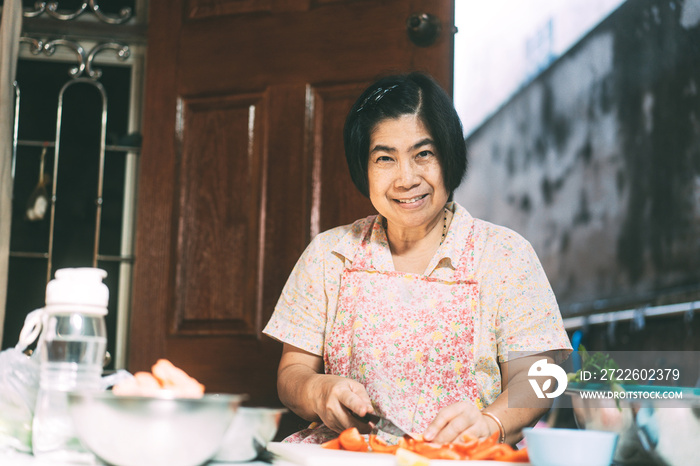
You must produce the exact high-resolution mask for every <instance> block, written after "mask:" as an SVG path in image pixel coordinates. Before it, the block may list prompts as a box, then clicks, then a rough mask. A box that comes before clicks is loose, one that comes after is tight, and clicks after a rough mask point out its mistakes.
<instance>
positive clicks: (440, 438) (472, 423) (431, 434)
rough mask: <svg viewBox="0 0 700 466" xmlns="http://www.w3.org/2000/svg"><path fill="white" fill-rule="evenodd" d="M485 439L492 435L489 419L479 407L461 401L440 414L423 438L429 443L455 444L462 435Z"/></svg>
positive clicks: (442, 410)
mask: <svg viewBox="0 0 700 466" xmlns="http://www.w3.org/2000/svg"><path fill="white" fill-rule="evenodd" d="M465 433H466V434H469V435H470V436H472V437H477V438H484V437H488V436H489V435H491V433H492V432H491V429H490V427H489V424H488V421H487V417H486V416H484V415H483V414H481V411H480V410H479V408H477V406H476V405H475V404H474V403H472V402H469V401H460V402H459V403H455V404H453V405H450V406H448V407H446V408H443V409H441V410H440V412H438V414H437V416H435V419H433V422H431V423H430V425H429V426H428V428H427V429H425V432H423V438H424V439H425V440H427V441H429V442H436V443H448V442H453V441H455V440H457V439H458V438H459V436H460V435H462V434H465Z"/></svg>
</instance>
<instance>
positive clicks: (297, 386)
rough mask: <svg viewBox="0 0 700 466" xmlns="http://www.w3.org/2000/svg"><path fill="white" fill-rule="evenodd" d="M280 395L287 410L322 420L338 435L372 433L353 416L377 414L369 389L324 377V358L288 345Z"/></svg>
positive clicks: (280, 375)
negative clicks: (350, 430) (354, 429)
mask: <svg viewBox="0 0 700 466" xmlns="http://www.w3.org/2000/svg"><path fill="white" fill-rule="evenodd" d="M277 392H278V393H279V397H280V400H281V401H282V403H284V404H285V406H287V407H288V408H289V409H291V410H292V411H294V412H295V413H296V414H297V415H299V416H301V417H302V418H304V419H306V420H309V421H319V420H320V421H322V422H323V423H324V424H325V425H326V426H327V427H328V428H330V429H332V430H334V431H336V432H342V431H343V430H344V429H347V428H348V427H357V428H358V430H359V431H360V432H363V433H367V432H369V431H370V428H369V425H368V424H366V423H363V422H362V421H360V420H359V419H357V418H355V417H354V416H353V415H352V413H353V412H354V413H355V414H357V415H358V416H360V417H362V416H364V415H365V414H367V413H371V412H374V410H373V408H372V403H371V401H370V398H369V395H368V394H367V391H366V390H365V387H364V386H363V385H362V384H361V383H359V382H356V381H354V380H352V379H348V378H346V377H340V376H337V375H328V374H324V373H323V358H322V357H321V356H318V355H315V354H313V353H309V352H308V351H304V350H302V349H299V348H296V347H294V346H291V345H288V344H285V345H284V350H283V352H282V358H281V359H280V365H279V369H278V370H277Z"/></svg>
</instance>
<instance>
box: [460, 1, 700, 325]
mask: <svg viewBox="0 0 700 466" xmlns="http://www.w3.org/2000/svg"><path fill="white" fill-rule="evenodd" d="M699 93H700V0H685V1H683V0H673V1H663V2H662V1H654V0H634V1H628V2H626V3H625V4H623V5H622V7H620V9H618V10H617V11H615V12H614V13H613V14H612V15H611V16H609V17H608V18H607V19H606V20H605V21H604V22H603V23H601V24H600V26H598V27H597V28H596V29H594V30H593V31H592V32H591V33H590V34H589V35H587V36H586V37H585V38H584V39H583V40H582V41H581V42H580V43H579V44H577V45H576V46H575V47H574V48H573V49H572V50H571V51H569V52H568V53H567V54H565V55H564V56H563V57H562V58H561V59H559V60H558V61H557V62H555V63H554V65H553V66H552V67H551V68H550V69H549V70H547V71H546V72H545V73H544V74H543V75H542V76H540V77H539V78H538V79H536V80H535V81H534V82H532V83H531V84H530V85H528V86H527V87H526V88H525V89H523V91H522V92H520V93H518V94H517V95H516V96H515V97H514V98H512V99H511V100H510V101H509V102H508V103H507V104H505V105H504V106H503V107H502V108H501V109H500V110H499V111H498V112H497V113H496V114H495V115H494V116H493V117H492V118H490V119H489V120H488V121H487V122H486V123H484V124H483V125H482V126H481V127H480V128H478V129H477V130H476V131H475V132H474V133H472V135H471V136H470V137H469V138H468V140H467V143H468V146H469V152H470V166H469V172H468V175H467V178H466V179H465V181H464V183H463V185H462V186H461V187H460V189H459V190H458V192H457V193H456V194H455V199H456V200H457V201H459V202H460V203H462V204H463V205H465V206H466V207H467V209H468V210H469V211H470V212H471V213H472V214H473V215H474V216H476V217H480V218H483V219H486V220H489V221H492V222H494V223H498V224H501V225H505V226H508V227H510V228H512V229H514V230H515V231H517V232H519V233H520V234H522V235H523V236H524V237H525V238H527V239H528V240H529V241H530V242H531V243H532V244H533V246H534V248H535V250H536V251H537V253H538V255H539V257H540V259H541V260H542V263H543V265H544V268H545V270H546V272H547V275H548V277H549V279H550V281H551V283H552V286H553V288H554V291H555V294H556V295H557V298H558V299H559V302H560V305H561V307H562V312H563V314H564V315H565V316H566V315H572V314H576V313H579V312H586V311H589V310H593V309H611V308H614V307H616V306H618V307H622V306H627V305H638V304H640V303H645V302H649V301H650V300H651V298H652V297H654V296H664V297H665V299H666V300H669V299H670V300H673V299H678V300H682V299H685V298H683V297H681V295H680V294H679V293H680V292H686V291H688V290H690V292H691V293H692V292H694V291H695V292H696V291H697V290H698V289H700V95H699ZM656 301H658V299H656Z"/></svg>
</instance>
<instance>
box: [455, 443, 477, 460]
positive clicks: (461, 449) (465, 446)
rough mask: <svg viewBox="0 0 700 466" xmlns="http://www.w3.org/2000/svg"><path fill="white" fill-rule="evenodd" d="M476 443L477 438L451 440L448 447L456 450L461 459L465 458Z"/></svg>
mask: <svg viewBox="0 0 700 466" xmlns="http://www.w3.org/2000/svg"><path fill="white" fill-rule="evenodd" d="M478 445H479V440H478V439H475V438H472V439H471V440H469V441H468V442H452V443H451V444H450V448H452V449H453V450H454V451H455V452H457V453H458V454H459V455H460V456H461V457H462V459H466V458H468V457H469V455H470V454H471V453H472V452H473V451H474V449H475V448H476V447H477V446H478Z"/></svg>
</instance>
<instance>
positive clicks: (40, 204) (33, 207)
mask: <svg viewBox="0 0 700 466" xmlns="http://www.w3.org/2000/svg"><path fill="white" fill-rule="evenodd" d="M45 160H46V144H44V146H43V147H42V149H41V160H40V161H39V181H38V182H37V184H36V187H35V188H34V190H33V191H32V194H31V195H30V196H29V199H28V200H27V209H26V211H25V216H26V218H27V220H29V221H30V222H37V221H40V220H43V219H44V217H45V216H46V211H47V209H48V207H49V193H48V191H47V190H46V186H47V185H49V184H51V180H50V179H49V176H48V175H47V174H46V173H45V172H44V162H45Z"/></svg>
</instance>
